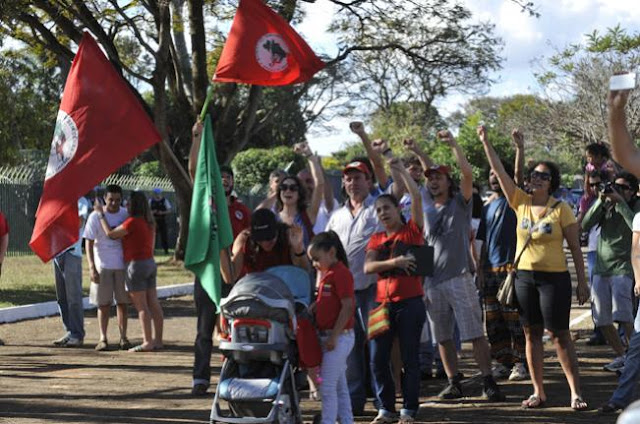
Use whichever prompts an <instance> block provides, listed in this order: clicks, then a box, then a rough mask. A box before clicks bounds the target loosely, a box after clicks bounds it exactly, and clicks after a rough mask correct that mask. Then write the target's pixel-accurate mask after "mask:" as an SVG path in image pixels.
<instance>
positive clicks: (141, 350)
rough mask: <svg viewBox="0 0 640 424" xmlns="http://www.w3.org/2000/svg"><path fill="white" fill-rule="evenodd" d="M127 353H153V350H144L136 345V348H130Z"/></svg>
mask: <svg viewBox="0 0 640 424" xmlns="http://www.w3.org/2000/svg"><path fill="white" fill-rule="evenodd" d="M127 352H153V348H151V349H149V348H145V347H144V346H142V345H138V346H134V347H132V348H131V349H129V350H128V351H127Z"/></svg>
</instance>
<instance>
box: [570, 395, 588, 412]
mask: <svg viewBox="0 0 640 424" xmlns="http://www.w3.org/2000/svg"><path fill="white" fill-rule="evenodd" d="M571 409H573V410H574V411H586V410H587V409H589V405H588V404H587V402H585V401H584V399H582V396H577V397H575V398H573V399H572V400H571Z"/></svg>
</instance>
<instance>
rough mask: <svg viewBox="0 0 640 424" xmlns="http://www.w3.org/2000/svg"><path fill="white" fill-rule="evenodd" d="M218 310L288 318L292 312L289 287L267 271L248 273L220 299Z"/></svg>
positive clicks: (241, 315) (242, 315)
mask: <svg viewBox="0 0 640 424" xmlns="http://www.w3.org/2000/svg"><path fill="white" fill-rule="evenodd" d="M220 307H221V310H222V313H223V314H224V316H225V317H229V318H261V319H273V320H276V321H279V322H287V321H288V320H289V319H290V318H292V317H293V316H294V314H295V304H294V298H293V295H292V294H291V291H290V290H289V287H287V285H286V284H285V283H284V282H283V281H282V280H281V279H280V278H278V277H276V276H275V275H273V274H270V273H267V272H256V273H251V274H247V275H245V276H244V277H242V278H241V279H240V280H239V281H238V282H237V283H236V284H234V286H233V288H232V289H231V292H230V293H229V296H227V297H226V298H224V299H222V301H221V305H220Z"/></svg>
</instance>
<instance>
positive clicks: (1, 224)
mask: <svg viewBox="0 0 640 424" xmlns="http://www.w3.org/2000/svg"><path fill="white" fill-rule="evenodd" d="M5 234H9V224H7V218H5V216H4V214H3V213H2V212H0V237H4V236H5Z"/></svg>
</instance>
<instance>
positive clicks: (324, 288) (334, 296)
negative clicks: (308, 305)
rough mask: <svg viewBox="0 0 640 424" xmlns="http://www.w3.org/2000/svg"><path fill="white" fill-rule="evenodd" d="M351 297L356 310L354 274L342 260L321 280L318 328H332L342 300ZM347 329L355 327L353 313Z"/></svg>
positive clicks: (317, 317)
mask: <svg viewBox="0 0 640 424" xmlns="http://www.w3.org/2000/svg"><path fill="white" fill-rule="evenodd" d="M348 298H351V303H352V305H353V307H354V311H355V304H356V299H355V293H354V291H353V276H352V275H351V271H349V268H347V267H346V266H345V265H344V264H343V263H342V262H340V261H338V262H337V263H336V264H335V265H333V266H332V267H331V269H330V270H329V271H327V273H326V274H325V275H324V277H322V280H320V286H319V287H318V298H317V299H316V326H317V327H318V330H332V329H333V327H334V326H335V324H336V320H337V319H338V314H340V310H341V309H342V300H343V299H348ZM344 328H345V330H347V329H350V328H353V314H352V315H351V318H349V321H347V325H345V327H344Z"/></svg>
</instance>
